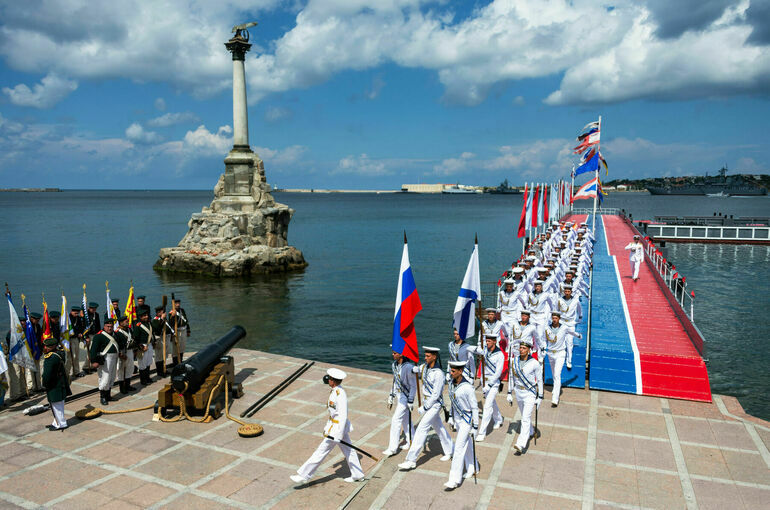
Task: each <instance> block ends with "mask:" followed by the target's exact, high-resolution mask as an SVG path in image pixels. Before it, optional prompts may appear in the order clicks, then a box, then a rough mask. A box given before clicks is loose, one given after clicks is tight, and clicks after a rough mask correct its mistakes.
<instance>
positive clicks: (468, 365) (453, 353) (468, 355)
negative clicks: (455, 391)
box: [446, 329, 476, 384]
mask: <svg viewBox="0 0 770 510" xmlns="http://www.w3.org/2000/svg"><path fill="white" fill-rule="evenodd" d="M453 335H454V340H452V341H451V342H449V362H450V363H451V362H452V361H462V362H464V363H465V370H464V371H463V377H465V378H466V379H467V380H468V381H469V382H470V383H471V384H473V377H474V376H475V375H476V358H475V357H474V356H473V352H472V351H473V347H472V346H471V345H470V344H469V343H468V342H466V341H465V339H463V338H460V333H458V332H457V329H454V330H453ZM446 370H447V372H446V382H449V381H450V379H451V377H452V376H451V374H450V373H449V365H447V367H446Z"/></svg>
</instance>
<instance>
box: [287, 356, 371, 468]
mask: <svg viewBox="0 0 770 510" xmlns="http://www.w3.org/2000/svg"><path fill="white" fill-rule="evenodd" d="M346 375H347V374H345V372H343V371H342V370H340V369H339V368H330V369H328V370H327V371H326V376H324V382H326V384H328V385H329V387H330V388H331V393H330V394H329V400H328V402H327V404H326V407H327V409H328V410H329V419H328V420H326V426H325V427H324V431H323V435H324V439H323V441H321V444H320V445H318V448H316V450H315V452H313V455H311V456H310V458H309V459H307V461H306V462H305V463H304V464H302V466H301V467H300V468H299V469H298V470H297V474H296V475H291V476H290V477H289V478H291V481H292V482H294V483H305V482H307V481H308V480H309V479H310V477H311V476H313V473H315V471H316V469H318V466H320V465H321V463H322V462H323V461H324V459H325V458H326V456H327V455H329V452H331V451H332V449H333V448H334V445H338V446H339V447H340V450H342V455H344V456H345V459H346V460H347V462H348V469H350V476H349V477H347V478H345V479H344V480H345V481H346V482H359V481H361V480H363V479H364V471H363V469H361V462H360V461H359V460H358V454H356V452H355V451H354V450H353V449H352V448H350V447H349V446H347V445H345V444H343V443H341V442H340V441H344V442H345V443H348V444H350V431H351V430H353V425H352V424H351V423H350V420H349V419H348V396H347V393H345V389H344V388H343V387H342V380H343V379H345V377H346Z"/></svg>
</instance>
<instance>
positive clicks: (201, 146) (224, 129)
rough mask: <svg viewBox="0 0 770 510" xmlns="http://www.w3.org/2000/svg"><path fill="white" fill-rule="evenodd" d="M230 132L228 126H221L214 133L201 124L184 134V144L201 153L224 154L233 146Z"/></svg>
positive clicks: (231, 131)
mask: <svg viewBox="0 0 770 510" xmlns="http://www.w3.org/2000/svg"><path fill="white" fill-rule="evenodd" d="M232 134H233V128H231V127H230V126H221V127H220V128H219V129H218V130H217V132H216V133H212V132H210V131H209V130H208V129H206V126H205V125H203V124H201V125H200V126H198V128H197V129H196V130H195V131H188V132H187V133H186V134H185V135H184V146H185V148H187V149H191V150H194V151H196V152H198V153H201V154H208V155H215V154H221V155H223V156H224V155H225V154H226V153H227V152H228V151H229V150H230V149H232V147H233V137H232Z"/></svg>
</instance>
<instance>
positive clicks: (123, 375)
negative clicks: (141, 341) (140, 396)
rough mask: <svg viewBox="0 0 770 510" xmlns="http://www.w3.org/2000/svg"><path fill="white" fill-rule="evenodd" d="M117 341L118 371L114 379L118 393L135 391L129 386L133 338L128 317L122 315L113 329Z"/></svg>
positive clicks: (132, 369) (131, 369) (132, 370)
mask: <svg viewBox="0 0 770 510" xmlns="http://www.w3.org/2000/svg"><path fill="white" fill-rule="evenodd" d="M115 339H116V340H117V341H118V371H117V375H116V376H115V379H116V380H117V381H118V382H119V387H120V393H122V394H123V395H125V394H126V393H128V392H129V391H136V388H134V387H132V386H131V376H132V375H134V349H135V345H134V339H133V335H132V334H131V328H130V327H129V326H128V317H126V316H125V315H122V316H121V317H120V318H119V319H118V329H116V330H115Z"/></svg>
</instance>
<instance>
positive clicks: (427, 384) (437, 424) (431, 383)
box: [406, 364, 453, 462]
mask: <svg viewBox="0 0 770 510" xmlns="http://www.w3.org/2000/svg"><path fill="white" fill-rule="evenodd" d="M413 372H415V373H421V374H422V376H421V377H422V400H423V404H422V407H420V408H419V412H420V414H421V415H422V419H420V423H419V424H418V425H417V429H416V430H415V432H414V439H413V440H412V446H411V447H410V448H409V451H408V452H407V453H406V460H407V461H408V462H415V461H416V460H417V456H418V455H419V454H420V452H421V451H422V448H423V446H425V440H426V439H427V437H428V430H429V429H430V428H431V427H433V430H434V431H435V432H436V435H437V436H438V439H439V441H441V449H442V450H443V451H444V455H447V456H449V455H452V447H453V444H452V438H451V437H450V436H449V432H447V429H446V427H444V422H443V421H441V410H442V408H443V406H444V397H443V395H442V394H443V392H444V372H443V370H441V368H440V367H438V366H435V365H434V367H433V368H430V369H428V368H427V367H426V366H425V364H423V365H420V366H419V367H415V368H414V369H413Z"/></svg>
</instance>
